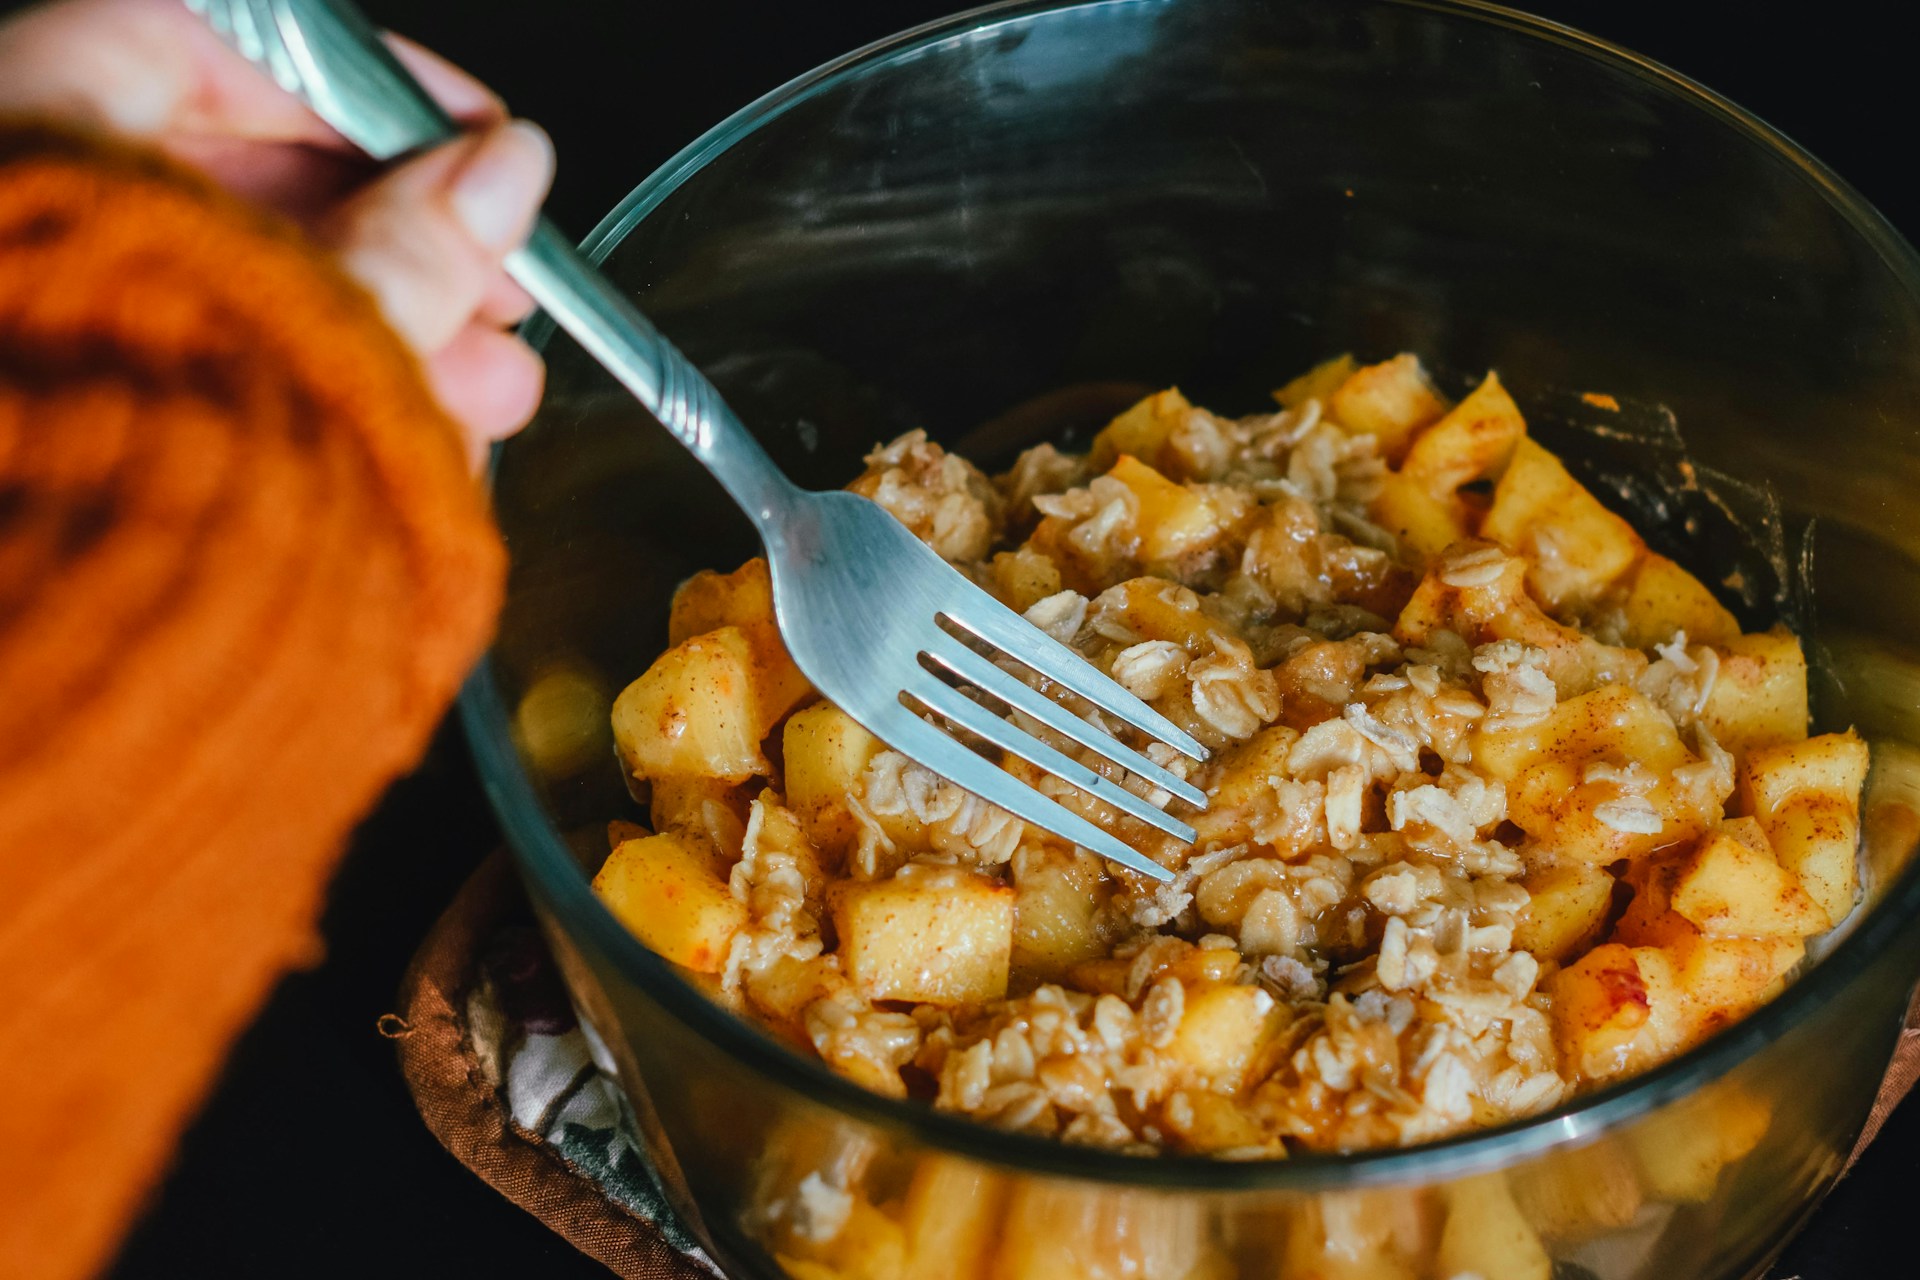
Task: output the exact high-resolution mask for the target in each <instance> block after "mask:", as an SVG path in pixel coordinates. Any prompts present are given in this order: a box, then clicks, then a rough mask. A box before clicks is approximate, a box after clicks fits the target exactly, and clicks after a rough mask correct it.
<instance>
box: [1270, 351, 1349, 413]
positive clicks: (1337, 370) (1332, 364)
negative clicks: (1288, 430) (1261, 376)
mask: <svg viewBox="0 0 1920 1280" xmlns="http://www.w3.org/2000/svg"><path fill="white" fill-rule="evenodd" d="M1359 367H1360V365H1359V362H1358V361H1356V360H1355V359H1354V358H1353V357H1352V356H1335V357H1334V358H1333V359H1331V360H1322V361H1321V362H1320V363H1319V364H1317V365H1315V366H1313V368H1311V369H1309V370H1307V371H1306V372H1305V373H1303V374H1301V375H1300V376H1299V377H1297V378H1295V379H1294V380H1293V381H1292V382H1289V383H1288V384H1287V385H1286V386H1284V387H1281V388H1280V389H1279V390H1278V391H1276V392H1274V393H1273V398H1274V399H1275V400H1277V401H1279V402H1280V407H1281V408H1283V409H1298V408H1299V407H1300V406H1301V405H1303V404H1305V403H1306V402H1307V401H1309V400H1318V401H1319V402H1320V403H1321V404H1323V405H1324V404H1326V403H1327V401H1329V400H1331V399H1332V398H1333V393H1334V392H1336V391H1338V390H1339V389H1340V385H1341V384H1342V383H1344V382H1345V381H1346V380H1347V379H1348V378H1351V377H1352V376H1353V371H1354V370H1355V369H1358V368H1359Z"/></svg>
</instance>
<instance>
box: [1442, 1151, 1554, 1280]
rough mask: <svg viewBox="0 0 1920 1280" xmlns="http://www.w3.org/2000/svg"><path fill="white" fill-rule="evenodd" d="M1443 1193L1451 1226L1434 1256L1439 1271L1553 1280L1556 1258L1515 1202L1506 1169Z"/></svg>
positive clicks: (1486, 1278)
mask: <svg viewBox="0 0 1920 1280" xmlns="http://www.w3.org/2000/svg"><path fill="white" fill-rule="evenodd" d="M1443 1198H1444V1199H1445V1201H1446V1205H1447V1225H1446V1227H1445V1228H1444V1229H1443V1230H1442V1231H1441V1233H1440V1252H1439V1254H1438V1256H1437V1257H1436V1258H1435V1259H1434V1262H1435V1267H1436V1274H1438V1275H1443V1276H1450V1277H1451V1276H1469V1275H1472V1276H1479V1277H1481V1278H1482V1280H1552V1278H1553V1259H1552V1258H1551V1257H1549V1256H1548V1255H1547V1250H1546V1246H1545V1245H1543V1244H1541V1243H1540V1233H1539V1232H1537V1231H1535V1230H1534V1229H1533V1226H1532V1224H1530V1223H1529V1222H1528V1221H1527V1219H1526V1215H1525V1214H1523V1213H1521V1212H1520V1206H1519V1205H1518V1204H1516V1203H1515V1202H1514V1198H1513V1192H1512V1191H1511V1190H1510V1189H1509V1188H1508V1186H1507V1179H1506V1175H1505V1174H1501V1173H1488V1174H1482V1175H1480V1176H1479V1177H1474V1178H1462V1179H1461V1180H1460V1181H1458V1182H1455V1183H1452V1184H1450V1185H1449V1186H1448V1187H1447V1188H1446V1191H1445V1193H1444V1197H1443Z"/></svg>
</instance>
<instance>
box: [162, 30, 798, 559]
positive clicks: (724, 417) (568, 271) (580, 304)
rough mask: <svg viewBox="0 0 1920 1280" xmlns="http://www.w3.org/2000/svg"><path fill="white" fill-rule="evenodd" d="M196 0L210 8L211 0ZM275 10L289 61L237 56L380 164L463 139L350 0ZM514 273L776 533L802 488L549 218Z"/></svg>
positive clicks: (766, 531) (512, 258) (513, 262)
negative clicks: (257, 67)
mask: <svg viewBox="0 0 1920 1280" xmlns="http://www.w3.org/2000/svg"><path fill="white" fill-rule="evenodd" d="M188 3H189V5H190V7H192V8H195V9H201V8H203V7H210V6H207V0H197V2H196V0H188ZM269 3H270V5H271V14H272V18H273V21H274V24H275V26H276V28H277V31H278V34H279V36H280V40H281V42H282V43H283V44H284V46H285V50H284V52H285V54H286V56H285V57H284V58H276V57H274V56H273V52H274V51H273V50H272V44H273V42H272V41H271V40H269V41H266V42H264V44H265V45H266V48H264V49H262V50H261V51H260V52H259V53H258V55H256V53H255V51H254V49H253V48H250V47H247V45H246V44H242V45H241V52H242V53H244V54H246V55H247V56H248V57H249V59H250V60H252V61H254V62H255V63H257V64H259V65H260V66H261V67H262V68H263V69H265V70H266V71H267V72H268V73H269V74H270V75H272V76H273V77H274V78H275V79H276V80H277V81H279V83H280V84H281V86H282V87H283V88H286V89H289V90H291V91H293V92H296V93H298V94H300V96H302V97H303V98H305V99H306V100H307V102H308V103H309V104H310V105H311V106H312V107H313V109H314V111H315V112H316V113H317V114H318V115H319V116H320V117H321V118H322V119H323V120H325V121H326V122H327V123H328V124H330V125H332V126H333V127H334V129H336V130H337V131H339V133H340V134H341V135H342V136H343V137H345V138H346V139H347V141H349V142H351V143H353V144H354V145H355V146H357V147H359V148H360V149H361V150H363V151H365V152H366V153H367V154H369V155H371V156H373V157H374V158H375V159H377V160H392V159H395V158H396V157H399V156H403V155H406V154H409V153H411V152H414V151H418V150H420V149H421V148H423V147H429V146H433V145H434V144H436V143H440V142H444V141H446V140H448V139H449V138H452V137H454V136H456V135H457V134H459V133H460V132H461V130H460V127H459V126H458V125H457V124H456V123H455V122H454V121H453V119H452V118H451V117H449V116H448V115H447V113H446V111H445V110H443V109H442V108H441V106H440V104H439V103H437V102H435V101H434V100H433V98H432V97H431V96H429V95H428V93H427V91H426V90H425V89H424V88H422V87H421V85H420V82H419V81H418V80H415V79H414V77H413V74H412V73H411V72H409V71H408V70H407V69H406V68H405V67H404V66H402V65H401V63H400V61H399V59H397V58H395V57H394V56H393V53H392V51H391V50H389V49H388V48H387V46H386V44H385V43H384V42H383V41H382V40H381V39H380V35H379V32H378V30H377V29H376V28H375V27H374V26H373V24H372V23H371V22H369V21H368V20H367V18H366V16H365V15H364V14H362V13H361V12H360V11H359V9H357V8H356V7H355V6H354V5H353V4H352V3H351V0H269ZM262 7H265V6H262ZM290 81H291V83H290ZM506 266H507V273H508V274H509V275H511V276H512V277H513V278H514V279H515V280H516V281H518V282H519V284H520V286H521V287H522V288H524V289H525V290H526V291H527V292H528V294H530V295H531V296H532V297H533V300H534V302H536V303H537V304H539V306H540V308H541V309H542V310H544V311H545V312H546V313H547V314H548V315H550V316H551V317H553V320H554V322H555V323H556V324H558V325H559V326H560V328H562V329H564V330H566V331H567V333H568V334H569V335H570V336H572V338H573V339H574V341H576V342H578V343H579V344H580V346H581V347H582V348H583V349H585V351H586V352H587V354H588V355H590V356H592V357H593V358H594V359H595V360H596V361H598V362H599V363H600V364H601V365H602V366H603V367H605V368H606V370H607V371H608V372H609V373H611V374H613V376H614V377H615V378H616V379H618V380H619V382H620V384H621V385H622V386H624V387H626V388H627V390H628V391H630V392H632V393H633V395H634V397H635V398H636V399H637V400H639V401H640V403H641V404H642V405H644V406H646V409H647V411H648V412H649V413H651V414H652V415H653V416H654V417H655V418H657V419H658V420H659V421H660V424H661V425H662V426H664V427H665V428H666V429H667V430H668V431H669V432H671V433H672V434H673V436H674V438H675V439H677V440H679V441H680V443H681V444H683V445H685V446H686V447H687V448H688V450H690V451H691V452H692V453H693V456H694V457H695V458H697V459H699V460H700V462H701V464H702V465H704V466H705V467H706V468H707V470H708V471H710V472H712V473H713V475H714V477H715V478H716V479H717V480H719V481H720V483H721V484H722V485H723V486H724V487H725V488H726V490H727V492H728V493H729V494H731V495H732V497H733V500H734V501H735V502H737V503H739V504H740V507H741V509H742V510H744V511H745V512H746V513H747V515H748V516H749V517H751V518H752V519H753V521H754V523H755V525H757V526H758V527H759V528H760V531H761V534H762V537H763V538H769V537H777V536H778V534H777V530H778V528H779V526H780V524H781V519H782V516H783V515H784V513H785V510H786V508H787V507H788V506H789V505H790V504H791V503H792V501H793V500H794V499H795V498H796V497H797V496H798V495H799V493H800V490H799V489H797V488H796V487H795V486H794V484H793V482H792V481H790V480H788V479H787V477H786V476H785V475H784V474H782V472H781V471H780V469H779V468H778V467H777V466H775V465H774V463H773V460H772V459H771V458H769V457H768V456H767V453H766V450H764V449H762V448H761V447H760V443H759V441H757V440H755V439H754V438H753V435H752V433H751V432H749V431H748V430H747V428H746V425H745V424H744V423H742V422H741V421H740V419H739V417H738V416H737V415H735V413H734V412H733V410H731V409H730V408H728V407H727V404H726V401H724V400H723V399H721V396H720V392H719V391H718V390H717V389H716V388H715V387H714V385H713V384H712V383H711V382H709V381H707V379H706V377H705V375H703V374H702V373H701V372H700V371H699V370H698V369H696V368H694V367H693V365H692V363H691V362H689V361H688V360H687V358H686V357H685V356H683V355H681V354H680V352H679V351H678V350H676V349H675V348H674V346H673V344H672V343H670V342H668V341H667V340H666V338H664V337H663V336H661V334H660V332H659V330H657V329H655V328H654V327H653V325H652V324H651V323H649V322H648V320H647V318H646V317H645V316H644V315H642V314H641V313H640V310H639V308H637V307H635V306H634V305H633V304H632V303H631V302H629V301H628V300H627V298H626V296H625V295H624V294H622V293H621V292H620V291H619V290H617V289H615V288H614V286H613V284H612V283H611V282H610V281H609V280H608V279H607V278H606V277H605V276H603V275H601V274H600V272H599V271H597V270H595V269H594V267H593V265H592V264H591V263H590V262H588V261H587V259H586V258H585V256H583V255H582V254H581V253H580V251H579V250H578V249H576V248H574V246H573V244H572V242H571V241H569V240H568V239H567V238H566V236H565V235H563V234H562V233H561V232H560V230H559V229H558V228H557V227H555V226H554V225H553V223H551V222H549V221H548V220H547V219H546V218H545V217H542V218H540V219H539V220H538V221H537V222H536V223H535V225H534V228H533V231H532V234H531V235H530V236H529V237H528V239H527V243H526V244H525V245H524V246H523V247H522V248H520V249H518V250H516V251H515V252H514V253H512V254H511V255H509V256H508V258H507V263H506Z"/></svg>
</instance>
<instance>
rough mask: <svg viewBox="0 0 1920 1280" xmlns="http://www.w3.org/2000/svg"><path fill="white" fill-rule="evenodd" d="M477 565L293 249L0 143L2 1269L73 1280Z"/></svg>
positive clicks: (455, 663)
mask: <svg viewBox="0 0 1920 1280" xmlns="http://www.w3.org/2000/svg"><path fill="white" fill-rule="evenodd" d="M503 576H504V555H503V552H502V549H501V546H500V544H499V541H498V538H497V537H496V535H495V534H494V532H493V530H492V527H491V524H490V522H489V520H488V517H487V513H486V510H485V507H484V504H483V501H482V499H481V497H480V495H479V494H478V492H477V490H476V488H475V486H474V484H473V482H472V481H471V479H470V477H468V476H467V475H466V474H465V469H464V466H463V462H462V457H461V451H460V448H459V445H458V442H457V438H456V433H455V431H454V428H453V426H452V424H451V423H450V422H449V421H448V420H447V419H446V418H445V417H444V416H443V415H442V414H441V412H440V411H439V410H438V408H437V407H436V406H435V404H434V402H433V400H432V398H431V396H430V394H429V393H428V391H427V390H426V388H425V385H424V383H423V382H422V379H421V376H420V372H419V370H418V368H417V366H416V364H415V362H414V360H413V358H412V356H411V355H410V354H409V353H408V351H407V350H406V349H405V348H404V347H403V346H402V344H401V343H400V342H399V340H398V339H397V338H395V337H394V336H393V335H392V334H391V333H390V332H389V331H388V330H387V329H386V328H385V326H384V325H383V324H382V323H381V320H380V318H379V316H378V314H377V312H376V310H375V308H374V305H373V304H372V302H371V301H370V300H369V299H368V298H367V297H366V296H365V295H364V294H363V293H361V292H360V291H359V290H358V289H357V288H356V287H355V286H354V285H353V284H351V283H350V282H349V281H348V280H347V279H346V278H345V277H344V276H342V275H341V274H340V273H339V272H338V271H336V270H335V269H334V268H333V267H332V266H331V265H330V264H329V262H328V261H326V260H325V259H324V258H323V257H322V256H321V255H320V254H318V253H317V252H316V251H314V250H313V249H311V248H310V247H309V246H308V245H306V244H305V243H304V242H303V241H302V240H301V238H300V237H299V236H298V234H297V233H295V232H294V231H292V230H291V229H289V228H286V227H284V226H281V225H279V224H278V223H275V222H273V221H271V220H270V219H268V218H266V217H264V216H263V215H261V214H258V213H256V212H254V211H252V210H250V209H248V208H245V207H243V206H241V205H239V204H238V203H236V202H233V201H231V200H228V199H226V198H224V197H223V196H221V195H220V194H219V193H218V192H216V191H214V190H212V189H210V188H209V187H208V186H207V185H206V184H204V183H202V182H200V181H198V180H197V179H195V178H194V177H192V176H190V175H188V174H186V173H184V172H182V171H180V170H178V169H176V168H174V167H172V166H170V165H168V164H165V163H163V162H162V161H160V160H158V159H156V158H155V157H152V156H149V155H146V154H143V153H139V152H136V151H132V150H127V149H122V148H119V147H116V146H111V145H107V144H103V143H100V142H96V141H89V140H82V139H79V138H76V137H73V136H70V135H65V134H61V133H57V132H53V131H48V130H44V129H39V128H36V127H32V126H28V125H22V124H19V123H14V124H10V125H9V124H4V123H0V1046H4V1051H0V1097H4V1098H5V1099H6V1102H5V1105H4V1106H0V1204H5V1205H6V1210H5V1212H3V1213H0V1257H4V1258H6V1259H8V1260H9V1261H8V1264H7V1265H8V1268H10V1269H11V1268H18V1267H24V1268H25V1270H24V1271H18V1270H15V1271H12V1273H13V1274H20V1275H27V1276H45V1277H67V1276H78V1275H84V1274H87V1273H89V1272H91V1271H93V1270H95V1269H97V1268H98V1267H100V1266H102V1265H104V1263H105V1261H106V1260H107V1259H108V1258H110V1257H111V1254H112V1250H113V1248H114V1245H115V1243H116V1241H117V1239H118V1237H119V1235H120V1233H121V1232H122V1231H123V1230H124V1228H125V1226H126V1225H127V1223H128V1222H129V1220H130V1218H131V1217H132V1216H133V1215H134V1214H135V1213H136V1212H137V1210H138V1208H139V1205H140V1203H141V1199H142V1197H143V1195H144V1194H145V1193H146V1192H147V1190H148V1189H149V1188H150V1187H151V1185H152V1184H153V1183H154V1181H155V1180H156V1179H157V1177H158V1176H159V1174H160V1173H161V1172H162V1170H163V1169H164V1166H165V1162H166V1160H167V1157H168V1153H169V1151H170V1149H171V1147H172V1144H173V1142H174V1141H175V1139H176V1138H177V1136H178V1134H179V1132H180V1130H181V1128H182V1127H183V1125H184V1124H185V1122H186V1120H187V1118H188V1117H189V1115H190V1113H191V1111H192V1109H193V1108H194V1107H195V1105H196V1104H197V1102H198V1101H199V1100H200V1099H201V1098H202V1096H203V1095H204V1093H205V1091H206V1090H207V1088H208V1087H209V1085H210V1083H211V1081H212V1080H213V1078H214V1076H215V1073H216V1071H217V1069H218V1067H219V1064H220V1061H221V1058H222V1056H223V1053H224V1050H225V1049H226V1047H227V1045H228V1043H229V1042H230V1041H231V1039H232V1038H233V1037H234V1035H235V1034H236V1033H237V1032H238V1031H239V1030H240V1029H241V1028H242V1027H243V1026H244V1025H245V1023H246V1022H247V1020H248V1019H249V1017H250V1016H251V1014H252V1013H253V1012H254V1010H255V1009H256V1008H257V1007H258V1006H259V1004H260V1003H261V1001H262V999H263V997H264V996H265V995H266V994H267V992H268V991H269V989H270V988H271V986H272V985H273V983H274V982H275V980H276V979H277V978H278V977H279V976H280V975H281V974H282V973H283V972H285V971H286V970H287V969H288V968H289V967H291V966H295V965H298V964H301V963H303V962H306V961H309V960H310V959H311V957H312V956H313V955H314V953H315V951H316V941H315V936H316V935H315V931H314V921H315V917H316V914H317V912H318V910H319V907H320V905H321V902H322V897H323V894H324V890H325V887H326V884H327V881H328V877H329V874H330V871H331V869H332V867H333V865H334V863H335V861H336V859H337V856H338V853H339V850H340V848H341V845H342V842H343V840H344V838H345V836H346V835H347V833H348V831H349V829H350V827H351V826H352V824H353V823H354V822H355V821H356V819H358V818H359V817H360V816H361V815H362V814H363V813H364V812H365V811H366V810H367V808H368V807H369V806H370V805H371V804H372V802H373V801H374V800H375V798H376V797H377V796H378V795H379V793H380V792H381V790H382V788H383V787H384V786H385V785H386V784H387V783H388V782H389V781H390V780H391V779H392V778H393V777H394V776H395V775H396V774H398V773H399V772H401V771H402V770H404V769H405V768H407V767H408V765H409V764H410V763H411V762H412V761H413V760H414V759H415V758H416V756H417V755H418V753H419V752H420V751H421V750H422V749H423V747H424V745H425V743H426V741H427V738H428V735H429V734H430V732H431V730H432V727H433V725H434V724H435V722H436V721H437V719H438V718H439V717H440V716H441V714H442V713H443V712H444V710H445V708H446V705H447V703H448V701H449V700H450V699H451V697H452V695H453V693H454V691H455V690H456V688H457V686H458V682H459V680H460V677H461V676H462V674H463V672H464V671H465V670H466V669H467V667H468V666H469V664H470V663H471V662H472V661H473V660H474V658H475V656H476V655H477V653H478V651H479V649H480V647H481V646H482V644H483V643H484V642H485V639H486V637H487V634H488V630H489V627H490V625H491V623H492V619H493V616H494V613H495V610H496V608H497V606H498V602H499V597H500V593H501V589H502V581H503Z"/></svg>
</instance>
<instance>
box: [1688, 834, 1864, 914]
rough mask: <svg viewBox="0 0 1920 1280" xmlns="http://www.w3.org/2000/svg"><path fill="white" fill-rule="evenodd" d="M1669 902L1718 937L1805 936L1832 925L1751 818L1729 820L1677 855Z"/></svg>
mask: <svg viewBox="0 0 1920 1280" xmlns="http://www.w3.org/2000/svg"><path fill="white" fill-rule="evenodd" d="M1672 901H1673V909H1674V910H1675V911H1678V912H1679V913H1680V914H1681V915H1683V916H1685V917H1686V918H1687V919H1689V920H1691V921H1692V922H1693V923H1694V924H1695V925H1697V926H1698V927H1699V928H1700V930H1701V931H1702V932H1703V933H1708V934H1714V935H1718V936H1720V937H1733V938H1805V937H1809V936H1811V935H1813V934H1816V933H1821V932H1824V931H1825V930H1826V929H1828V928H1829V927H1831V925H1832V921H1831V920H1829V919H1828V918H1827V913H1826V912H1825V911H1823V910H1822V909H1821V908H1820V905H1819V904H1818V903H1816V902H1814V900H1813V899H1812V898H1810V897H1808V896H1807V892H1806V890H1805V889H1802V888H1801V887H1800V881H1799V879H1798V878H1796V877H1795V876H1794V874H1793V873H1792V872H1790V871H1788V870H1787V869H1786V868H1785V867H1782V866H1781V865H1780V864H1779V862H1778V861H1776V860H1775V859H1774V856H1773V850H1772V849H1771V848H1769V847H1768V845H1767V838H1766V836H1765V835H1763V834H1762V833H1761V830H1760V826H1759V824H1758V823H1756V822H1754V821H1753V819H1751V818H1737V819H1734V820H1732V821H1730V822H1727V823H1726V824H1724V825H1723V826H1721V827H1720V828H1719V829H1718V830H1716V831H1713V832H1710V833H1709V834H1708V835H1707V837H1706V838H1705V839H1703V840H1702V841H1701V842H1700V844H1699V846H1698V847H1697V848H1696V849H1694V851H1693V852H1692V853H1690V854H1688V855H1687V856H1686V857H1684V858H1682V859H1681V861H1680V866H1679V874H1678V876H1677V877H1676V879H1675V880H1674V884H1673V897H1672Z"/></svg>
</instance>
